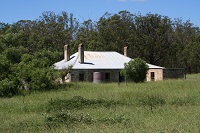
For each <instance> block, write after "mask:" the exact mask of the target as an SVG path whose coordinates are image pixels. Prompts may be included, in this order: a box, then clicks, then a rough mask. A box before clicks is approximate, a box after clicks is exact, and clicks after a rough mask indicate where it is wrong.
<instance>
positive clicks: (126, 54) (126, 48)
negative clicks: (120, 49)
mask: <svg viewBox="0 0 200 133" xmlns="http://www.w3.org/2000/svg"><path fill="white" fill-rule="evenodd" d="M124 56H126V57H127V56H128V46H125V47H124Z"/></svg>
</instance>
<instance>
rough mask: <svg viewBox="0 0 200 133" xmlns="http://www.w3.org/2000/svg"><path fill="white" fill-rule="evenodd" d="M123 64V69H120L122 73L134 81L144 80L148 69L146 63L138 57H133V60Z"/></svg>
mask: <svg viewBox="0 0 200 133" xmlns="http://www.w3.org/2000/svg"><path fill="white" fill-rule="evenodd" d="M124 66H125V67H124V69H123V70H122V71H121V74H122V75H124V76H126V77H127V78H129V79H131V80H132V81H134V82H136V83H138V82H144V80H145V78H146V73H147V70H148V65H147V64H146V62H145V61H143V60H142V59H140V58H135V59H134V60H131V61H129V62H128V63H125V64H124Z"/></svg>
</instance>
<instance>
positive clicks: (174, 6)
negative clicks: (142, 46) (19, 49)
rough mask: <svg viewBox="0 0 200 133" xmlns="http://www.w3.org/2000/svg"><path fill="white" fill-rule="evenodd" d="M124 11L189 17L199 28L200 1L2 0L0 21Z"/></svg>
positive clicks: (85, 16)
mask: <svg viewBox="0 0 200 133" xmlns="http://www.w3.org/2000/svg"><path fill="white" fill-rule="evenodd" d="M123 10H127V11H129V12H130V13H132V14H138V13H141V14H142V15H145V14H147V13H152V14H159V15H162V16H168V17H169V18H171V19H172V20H173V19H175V18H180V19H182V20H183V21H184V22H185V21H186V20H190V22H191V23H193V24H194V26H198V27H200V14H199V13H200V0H2V2H1V6H0V22H3V23H9V24H12V23H14V22H17V21H19V20H36V19H39V16H42V13H43V12H45V11H53V12H55V13H56V14H60V13H61V12H62V11H65V12H67V13H68V14H70V13H73V15H74V17H75V18H77V19H78V20H79V22H83V21H84V20H88V19H91V20H93V21H98V20H99V18H100V17H102V16H103V15H104V14H105V13H106V12H108V13H111V14H115V13H118V12H120V11H123Z"/></svg>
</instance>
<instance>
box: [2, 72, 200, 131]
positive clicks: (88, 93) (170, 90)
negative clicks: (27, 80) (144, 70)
mask: <svg viewBox="0 0 200 133" xmlns="http://www.w3.org/2000/svg"><path fill="white" fill-rule="evenodd" d="M199 81H200V74H193V75H187V79H177V80H165V81H160V82H146V83H137V84H136V83H127V84H126V83H121V84H118V83H108V84H104V83H102V84H93V83H70V84H66V85H64V87H62V89H59V90H52V91H48V92H33V93H32V94H30V95H26V96H16V97H13V98H1V99H0V119H1V124H0V131H1V132H5V133H6V132H12V133H13V132H17V133H18V132H87V133H88V132H108V133H109V132H130V133H133V132H200V82H199Z"/></svg>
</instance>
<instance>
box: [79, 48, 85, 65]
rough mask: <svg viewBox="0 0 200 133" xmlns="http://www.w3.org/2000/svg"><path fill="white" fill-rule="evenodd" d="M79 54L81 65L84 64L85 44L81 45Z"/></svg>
mask: <svg viewBox="0 0 200 133" xmlns="http://www.w3.org/2000/svg"><path fill="white" fill-rule="evenodd" d="M78 54H79V57H78V61H79V63H84V46H83V44H79V47H78Z"/></svg>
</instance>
